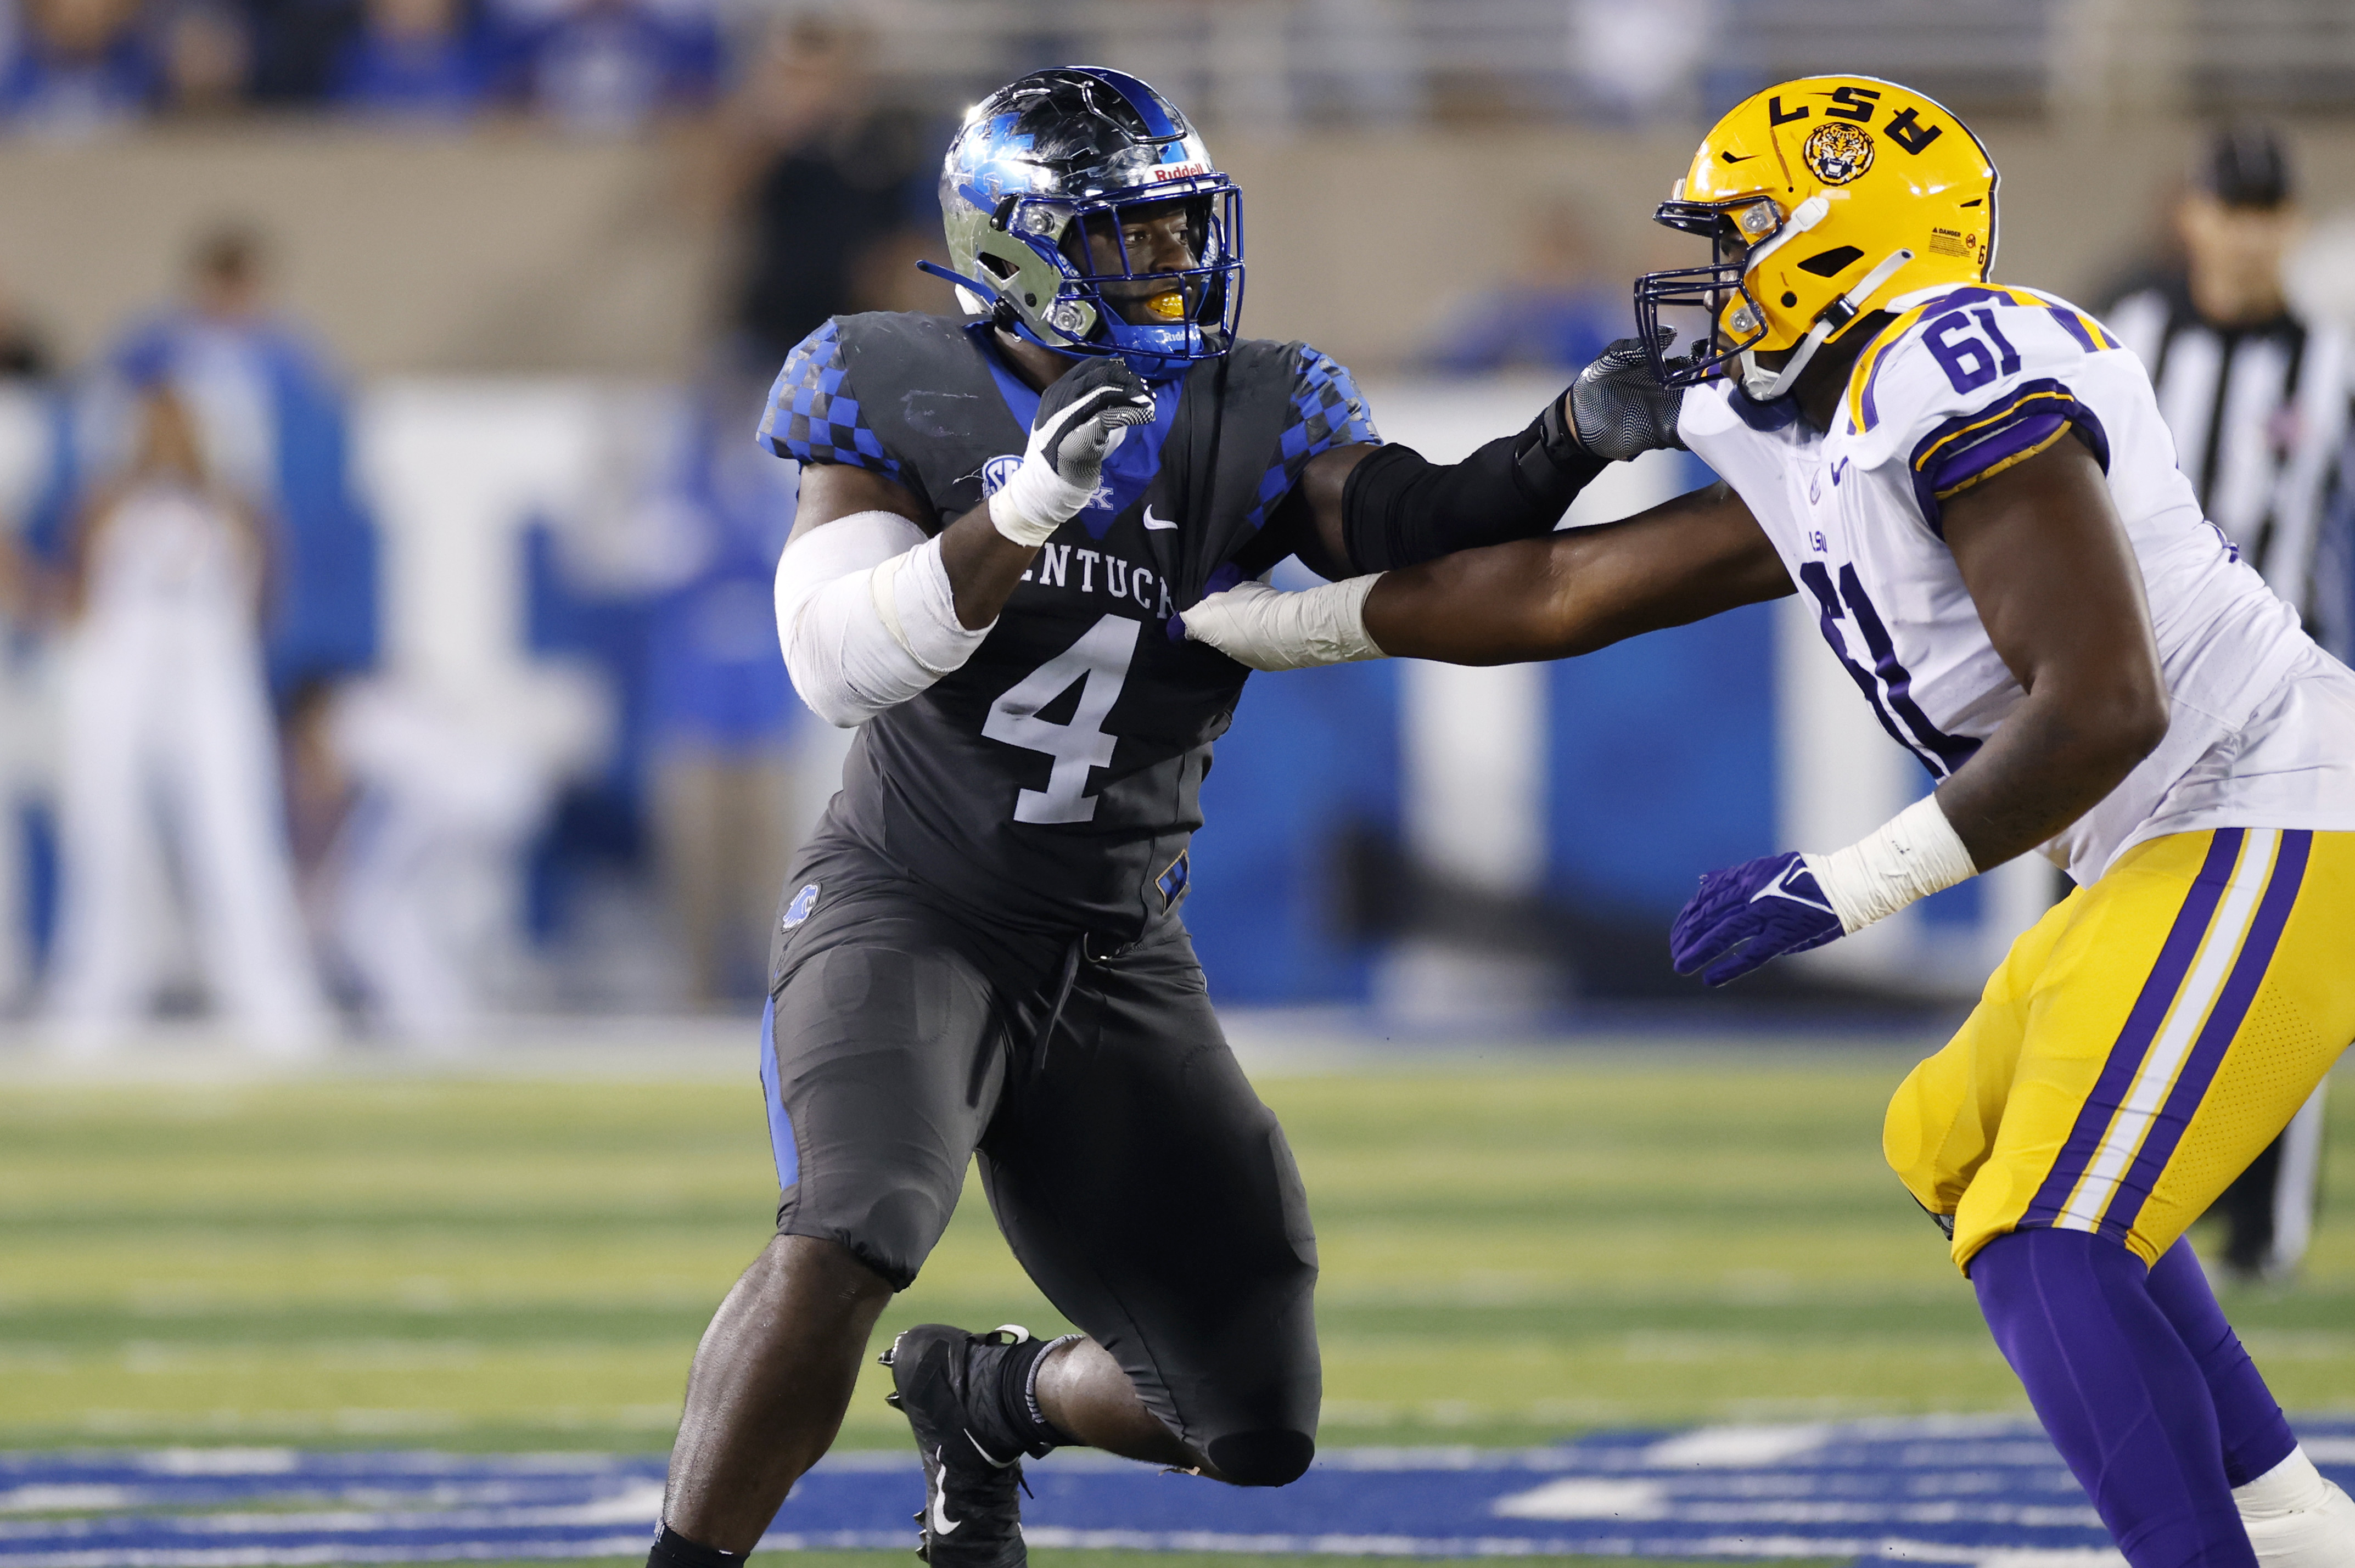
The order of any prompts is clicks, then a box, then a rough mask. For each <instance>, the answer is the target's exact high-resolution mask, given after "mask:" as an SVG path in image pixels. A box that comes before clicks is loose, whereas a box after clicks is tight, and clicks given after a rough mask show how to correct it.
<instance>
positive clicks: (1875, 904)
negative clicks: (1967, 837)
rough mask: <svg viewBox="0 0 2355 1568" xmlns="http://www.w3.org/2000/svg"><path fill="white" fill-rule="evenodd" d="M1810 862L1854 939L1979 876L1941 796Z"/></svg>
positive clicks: (1931, 797) (1925, 798) (1813, 856)
mask: <svg viewBox="0 0 2355 1568" xmlns="http://www.w3.org/2000/svg"><path fill="white" fill-rule="evenodd" d="M1804 858H1805V859H1806V863H1807V869H1808V870H1809V871H1811V872H1814V873H1815V874H1816V885H1817V886H1818V887H1821V888H1822V889H1823V890H1824V896H1825V897H1826V898H1827V899H1828V900H1829V901H1830V903H1831V906H1832V908H1833V910H1834V911H1836V912H1837V913H1838V916H1839V917H1840V925H1841V927H1843V928H1844V929H1846V930H1847V931H1848V932H1849V934H1850V935H1853V934H1855V933H1856V932H1858V931H1861V930H1863V929H1864V928H1865V927H1867V926H1870V925H1871V924H1872V923H1873V922H1874V921H1875V920H1881V919H1886V918H1887V917H1888V916H1891V915H1894V914H1896V913H1897V912H1898V911H1899V910H1900V909H1902V908H1904V907H1905V906H1907V905H1908V904H1911V903H1913V901H1914V900H1915V899H1917V898H1927V897H1929V896H1930V895H1932V894H1933V893H1936V892H1939V891H1940V890H1942V889H1944V888H1948V887H1952V886H1954V885H1955V884H1956V883H1958V882H1967V881H1969V880H1970V879H1971V878H1972V877H1974V876H1977V874H1979V868H1978V867H1977V866H1976V865H1974V864H1972V863H1971V852H1970V851H1968V850H1966V849H1965V848H1964V847H1963V841H1962V840H1961V839H1960V838H1958V837H1956V836H1955V829H1954V824H1953V823H1951V822H1949V821H1946V813H1945V810H1942V809H1940V807H1939V805H1938V798H1937V797H1936V796H1935V795H1924V796H1923V797H1922V799H1920V800H1916V801H1914V802H1913V804H1912V805H1910V806H1908V807H1906V808H1905V809H1904V810H1902V811H1900V812H1898V813H1897V814H1896V815H1895V816H1893V817H1891V818H1890V819H1889V821H1885V822H1883V823H1881V826H1880V827H1878V828H1876V829H1874V830H1873V831H1872V832H1869V833H1867V834H1866V835H1865V836H1864V837H1862V838H1860V839H1859V840H1857V841H1856V842H1854V843H1852V844H1850V845H1849V846H1848V848H1846V849H1843V850H1834V851H1833V852H1832V853H1829V854H1810V855H1806V856H1805V857H1804Z"/></svg>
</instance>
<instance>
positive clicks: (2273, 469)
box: [2103, 284, 2355, 655]
mask: <svg viewBox="0 0 2355 1568" xmlns="http://www.w3.org/2000/svg"><path fill="white" fill-rule="evenodd" d="M2103 320H2104V321H2105V323H2106V324H2107V325H2108V326H2109V329H2110V332H2111V334H2113V335H2114V336H2115V337H2116V338H2117V339H2118V341H2119V342H2121V343H2123V344H2126V346H2127V347H2128V348H2130V349H2132V350H2134V352H2135V353H2136V354H2137V355H2140V356H2141V359H2142V362H2143V363H2144V364H2145V365H2146V366H2148V367H2149V369H2150V378H2151V382H2152V385H2153V386H2154V387H2157V388H2158V409H2159V414H2160V416H2161V417H2162V418H2165V419H2166V421H2167V428H2168V429H2169V431H2170V432H2172V433H2173V435H2174V437H2175V450H2176V461H2177V463H2178V465H2179V467H2181V469H2182V470H2183V471H2184V473H2185V475H2186V476H2188V477H2189V478H2190V481H2191V483H2192V487H2193V488H2194V489H2195V490H2197V491H2198V492H2199V493H2200V505H2201V506H2203V507H2204V508H2205V509H2206V510H2207V514H2208V515H2209V517H2210V518H2211V520H2212V521H2213V522H2214V523H2215V524H2216V525H2217V526H2218V527H2220V528H2222V529H2223V530H2224V532H2225V534H2226V535H2229V536H2230V537H2231V538H2232V542H2233V543H2234V544H2236V545H2238V546H2240V548H2241V554H2242V558H2243V559H2244V560H2246V561H2247V562H2248V563H2249V564H2250V565H2251V566H2253V567H2256V569H2257V570H2258V572H2259V573H2260V574H2262V575H2263V576H2264V579H2265V581H2266V583H2267V584H2268V585H2270V586H2271V587H2272V588H2273V590H2274V591H2275V593H2277V594H2279V595H2281V597H2282V598H2284V599H2287V600H2288V601H2289V602H2290V603H2291V604H2293V605H2296V607H2297V609H2298V610H2299V612H2300V613H2301V614H2302V615H2304V616H2305V617H2306V620H2307V626H2308V628H2309V630H2312V631H2313V632H2314V633H2315V635H2316V636H2317V637H2318V639H2319V640H2321V641H2323V642H2324V643H2325V644H2326V645H2328V646H2331V647H2333V648H2334V651H2336V652H2340V653H2341V654H2342V655H2343V654H2344V653H2345V652H2346V646H2347V634H2348V630H2349V628H2348V625H2347V621H2348V619H2349V615H2350V606H2348V605H2346V604H2344V603H2342V602H2340V601H2341V600H2342V599H2344V598H2345V597H2346V596H2345V592H2344V584H2343V583H2340V582H2339V581H2337V580H2335V579H2336V578H2337V577H2339V571H2338V569H2337V567H2338V564H2339V562H2341V561H2342V560H2343V559H2344V558H2345V556H2346V555H2347V552H2346V551H2345V550H2344V549H2343V548H2339V547H2336V546H2340V545H2342V544H2343V541H2339V540H2326V538H2325V535H2326V533H2327V532H2330V531H2334V530H2341V531H2343V529H2344V528H2345V527H2346V525H2347V523H2348V521H2349V517H2348V514H2347V512H2346V510H2345V509H2344V508H2343V507H2342V506H2339V505H2337V504H2335V503H2336V502H2337V501H2338V500H2339V497H2338V495H2337V492H2338V490H2339V485H2340V474H2339V470H2340V466H2341V464H2340V458H2339V453H2340V450H2341V447H2342V445H2343V443H2344V442H2345V440H2346V439H2347V433H2348V398H2349V394H2350V380H2349V378H2350V371H2355V366H2350V363H2349V352H2348V350H2349V345H2348V343H2347V340H2346V336H2345V334H2342V333H2341V332H2340V331H2339V329H2338V328H2337V327H2333V326H2308V325H2307V324H2306V323H2303V322H2300V321H2298V320H2297V319H2296V317H2294V316H2290V315H2283V316H2280V317H2277V318H2275V320H2273V321H2271V322H2266V323H2260V324H2258V325H2254V326H2245V327H2219V326H2215V325H2211V323H2208V322H2207V321H2205V320H2203V319H2202V318H2201V317H2200V313H2199V312H2198V311H2197V310H2195V309H2194V308H2193V306H2192V304H2191V301H2190V294H2189V292H2188V291H2186V290H2185V289H2184V288H2183V287H2182V285H2180V284H2174V285H2169V286H2164V287H2158V288H2149V289H2144V290H2142V291H2138V292H2136V293H2131V294H2128V295H2126V297H2125V298H2124V299H2122V300H2120V301H2118V302H2117V303H2116V304H2115V305H2113V306H2111V307H2110V309H2109V310H2108V311H2107V312H2106V313H2105V314H2104V317H2103ZM2318 567H2320V570H2319V571H2318Z"/></svg>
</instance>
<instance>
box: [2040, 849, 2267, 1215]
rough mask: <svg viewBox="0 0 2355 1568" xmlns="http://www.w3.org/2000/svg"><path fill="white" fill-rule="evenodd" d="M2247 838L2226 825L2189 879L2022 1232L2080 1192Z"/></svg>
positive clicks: (2220, 898) (2060, 1207) (2211, 916)
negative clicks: (2188, 887) (2186, 891)
mask: <svg viewBox="0 0 2355 1568" xmlns="http://www.w3.org/2000/svg"><path fill="white" fill-rule="evenodd" d="M2241 839H2242V832H2241V830H2240V829H2238V828H2222V829H2219V830H2218V831H2217V832H2216V835H2215V837H2214V838H2213V839H2212V840H2211V841H2210V842H2209V845H2208V858H2207V859H2206V860H2205V861H2203V862H2201V863H2200V874H2199V875H2197V876H2195V877H2193V878H2192V879H2191V891H2190V893H2189V894H2187V895H2184V899H2183V907H2182V908H2181V909H2180V910H2179V911H2178V912H2177V913H2176V916H2175V924H2174V926H2173V927H2171V928H2170V929H2169V931H2168V933H2167V940H2166V942H2165V943H2164V944H2163V945H2161V947H2160V948H2159V949H2158V963H2156V964H2154V965H2152V966H2151V971H2150V979H2148V980H2145V981H2144V982H2143V988H2142V994H2141V995H2139V996H2137V997H2136V998H2135V1004H2134V1011H2133V1012H2129V1013H2127V1014H2126V1027H2125V1028H2124V1029H2122V1030H2120V1031H2119V1032H2118V1040H2117V1044H2115V1045H2113V1046H2112V1047H2110V1054H2109V1060H2108V1061H2106V1062H2105V1063H2104V1064H2103V1065H2102V1075H2101V1076H2100V1078H2098V1079H2096V1080H2095V1081H2094V1092H2093V1093H2092V1094H2091V1095H2089V1096H2087V1097H2086V1099H2085V1104H2084V1107H2083V1109H2081V1110H2079V1111H2078V1113H2077V1120H2076V1123H2075V1125H2074V1126H2073V1127H2072V1128H2070V1129H2069V1139H2068V1141H2067V1142H2065V1143H2063V1144H2062V1146H2061V1152H2060V1154H2059V1155H2058V1156H2056V1157H2055V1158H2054V1160H2053V1161H2052V1169H2051V1171H2047V1172H2046V1173H2045V1177H2044V1184H2043V1185H2042V1186H2041V1187H2039V1188H2037V1189H2036V1197H2035V1199H2034V1200H2033V1201H2032V1202H2030V1204H2029V1205H2028V1210H2027V1213H2023V1214H2021V1215H2020V1217H2019V1228H2020V1229H2021V1230H2032V1229H2034V1228H2036V1227H2038V1226H2040V1225H2050V1224H2051V1223H2052V1222H2053V1221H2055V1220H2057V1219H2059V1218H2060V1217H2061V1211H2062V1208H2063V1207H2064V1206H2066V1205H2067V1203H2068V1202H2069V1194H2070V1193H2072V1192H2075V1191H2076V1190H2077V1183H2078V1181H2080V1180H2081V1179H2083V1176H2084V1174H2085V1167H2086V1165H2087V1164H2089V1163H2090V1162H2091V1161H2092V1160H2093V1158H2094V1150H2097V1149H2099V1148H2100V1147H2101V1145H2102V1135H2103V1134H2104V1133H2105V1132H2107V1131H2108V1130H2109V1126H2110V1118H2111V1117H2113V1116H2115V1114H2116V1113H2117V1108H2118V1106H2119V1105H2120V1103H2122V1102H2123V1101H2124V1100H2125V1099H2126V1090H2127V1089H2128V1088H2129V1087H2130V1086H2132V1085H2133V1083H2134V1077H2135V1074H2136V1073H2137V1071H2139V1070H2140V1068H2141V1066H2142V1059H2143V1056H2144V1054H2146V1053H2147V1052H2148V1051H2149V1050H2150V1043H2151V1041H2152V1039H2153V1038H2155V1037H2156V1036H2157V1035H2158V1026H2159V1024H2160V1023H2162V1022H2165V1021H2166V1018H2167V1010H2168V1007H2169V1004H2170V1003H2172V1002H2173V1001H2175V993H2176V992H2177V991H2179V990H2181V989H2182V987H2183V977H2184V976H2186V975H2187V974H2189V973H2190V972H2191V960H2192V959H2193V958H2194V957H2196V956H2197V955H2198V953H2199V951H2200V938H2202V937H2204V936H2206V935H2207V934H2208V922H2209V921H2210V920H2211V919H2213V918H2214V917H2215V915H2216V906H2217V905H2218V904H2219V903H2221V902H2222V900H2223V897H2224V886H2225V884H2227V883H2229V882H2230V881H2232V865H2233V863H2234V862H2235V861H2237V860H2238V859H2239V858H2240V854H2241Z"/></svg>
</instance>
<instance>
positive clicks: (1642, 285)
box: [1636, 76, 1996, 401]
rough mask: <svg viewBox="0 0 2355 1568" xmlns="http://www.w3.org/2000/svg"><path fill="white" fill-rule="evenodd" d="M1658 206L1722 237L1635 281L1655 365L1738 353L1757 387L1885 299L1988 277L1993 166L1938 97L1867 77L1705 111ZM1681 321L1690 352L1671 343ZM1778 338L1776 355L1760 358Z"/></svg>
mask: <svg viewBox="0 0 2355 1568" xmlns="http://www.w3.org/2000/svg"><path fill="white" fill-rule="evenodd" d="M1655 217H1656V218H1657V221H1658V222H1660V223H1663V224H1666V225H1668V227H1669V228H1677V229H1681V230H1683V231H1685V232H1686V233H1689V234H1697V235H1700V236H1703V237H1704V238H1709V239H1710V240H1712V241H1713V242H1714V243H1715V244H1716V247H1717V253H1716V259H1715V264H1714V265H1711V266H1707V267H1686V268H1678V269H1675V270H1669V271H1663V272H1647V273H1646V274H1644V276H1643V277H1641V278H1639V279H1637V280H1636V321H1637V323H1639V325H1640V327H1641V329H1642V331H1643V334H1644V335H1645V337H1646V339H1647V340H1649V341H1650V342H1651V344H1652V354H1653V359H1654V366H1655V368H1656V369H1657V371H1658V373H1659V376H1660V378H1661V380H1662V381H1663V382H1664V383H1666V384H1667V385H1668V386H1672V387H1689V386H1692V385H1694V384H1695V383H1697V382H1700V381H1701V380H1703V379H1705V378H1707V377H1708V376H1712V375H1715V374H1718V373H1720V372H1721V371H1723V370H1724V369H1725V368H1726V367H1727V366H1730V365H1733V364H1735V363H1737V362H1738V365H1739V368H1740V373H1741V376H1742V390H1743V391H1745V392H1747V393H1748V394H1749V395H1750V396H1751V397H1754V398H1758V399H1760V400H1762V401H1763V400H1765V399H1768V398H1773V397H1781V396H1782V395H1783V394H1784V393H1785V392H1788V391H1789V390H1790V389H1791V387H1792V386H1793V384H1794V383H1796V381H1797V380H1798V378H1799V373H1800V372H1801V371H1803V370H1805V369H1806V366H1807V362H1808V361H1809V360H1810V359H1812V358H1813V357H1814V356H1815V353H1816V350H1817V349H1818V348H1819V347H1821V346H1822V345H1823V344H1824V343H1825V342H1826V341H1827V340H1828V339H1829V338H1830V337H1831V336H1832V335H1833V334H1836V333H1838V331H1839V330H1840V329H1841V328H1843V327H1845V326H1847V325H1848V324H1849V323H1850V322H1852V321H1854V320H1855V319H1856V318H1857V317H1858V316H1859V315H1861V314H1863V313H1865V312H1867V311H1870V310H1872V309H1874V308H1876V307H1877V306H1878V305H1880V304H1881V303H1882V302H1885V301H1887V300H1890V299H1892V298H1894V297H1896V296H1897V295H1900V294H1906V293H1911V292H1913V291H1916V290H1919V289H1925V288H1931V287H1934V286H1935V285H1937V284H1940V283H1972V282H1984V281H1987V274H1988V271H1989V270H1990V269H1992V268H1993V266H1994V265H1995V246H1996V170H1995V164H1994V163H1993V161H1992V160H1990V159H1989V158H1988V157H1987V149H1986V148H1985V147H1984V146H1982V145H1981V144H1980V143H1979V139H1978V138H1977V136H1975V135H1973V134H1972V133H1971V131H1970V128H1969V127H1968V126H1966V125H1965V124H1964V123H1963V122H1961V121H1960V120H1958V119H1956V118H1955V115H1954V114H1953V113H1952V112H1951V111H1948V110H1947V109H1946V108H1945V106H1944V105H1943V104H1941V103H1939V102H1938V101H1936V100H1934V99H1933V98H1930V97H1928V96H1926V95H1924V94H1923V93H1919V92H1915V91H1914V90H1913V89H1911V88H1907V87H1902V86H1900V85H1898V84H1897V83H1895V82H1891V81H1882V80H1880V79H1877V78H1874V77H1865V76H1820V77H1805V78H1802V79H1798V80H1796V81H1786V82H1783V83H1781V84H1779V85H1778V86H1774V87H1770V88H1768V89H1767V90H1765V91H1764V92H1761V93H1758V94H1755V95H1754V96H1753V97H1751V98H1748V99H1745V100H1743V101H1742V102H1741V103H1739V104H1737V105H1735V106H1734V108H1733V109H1732V111H1730V112H1729V113H1728V114H1726V116H1725V117H1724V118H1723V119H1721V120H1720V121H1719V122H1717V123H1716V124H1715V125H1713V126H1711V127H1710V131H1709V134H1708V135H1707V136H1705V137H1704V138H1702V140H1701V144H1700V150H1699V151H1698V152H1696V153H1695V154H1693V160H1692V164H1691V166H1690V167H1689V168H1688V169H1687V170H1686V172H1685V176H1684V177H1683V178H1682V179H1680V180H1678V182H1677V183H1676V187H1675V190H1674V191H1673V192H1672V194H1671V196H1670V197H1669V199H1668V201H1666V202H1663V203H1661V204H1660V207H1659V210H1658V212H1657V214H1656V215H1655ZM1664 313H1667V314H1671V315H1673V314H1687V315H1689V316H1691V315H1697V316H1698V317H1699V319H1698V320H1692V319H1688V320H1687V321H1685V322H1683V323H1671V322H1668V321H1664V320H1663V315H1664ZM1665 326H1674V327H1675V328H1676V331H1674V332H1671V333H1668V334H1664V333H1663V332H1662V331H1661V329H1662V328H1663V327H1665ZM1678 335H1681V336H1682V337H1683V339H1684V341H1685V342H1686V343H1688V344H1690V352H1689V355H1682V356H1678V357H1677V358H1674V359H1671V358H1669V357H1668V354H1667V348H1668V341H1669V340H1670V339H1672V338H1673V337H1675V336H1678ZM1771 354H1781V355H1785V359H1784V360H1783V362H1782V364H1781V365H1780V366H1773V367H1770V366H1764V365H1761V364H1760V363H1759V356H1760V355H1771Z"/></svg>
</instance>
